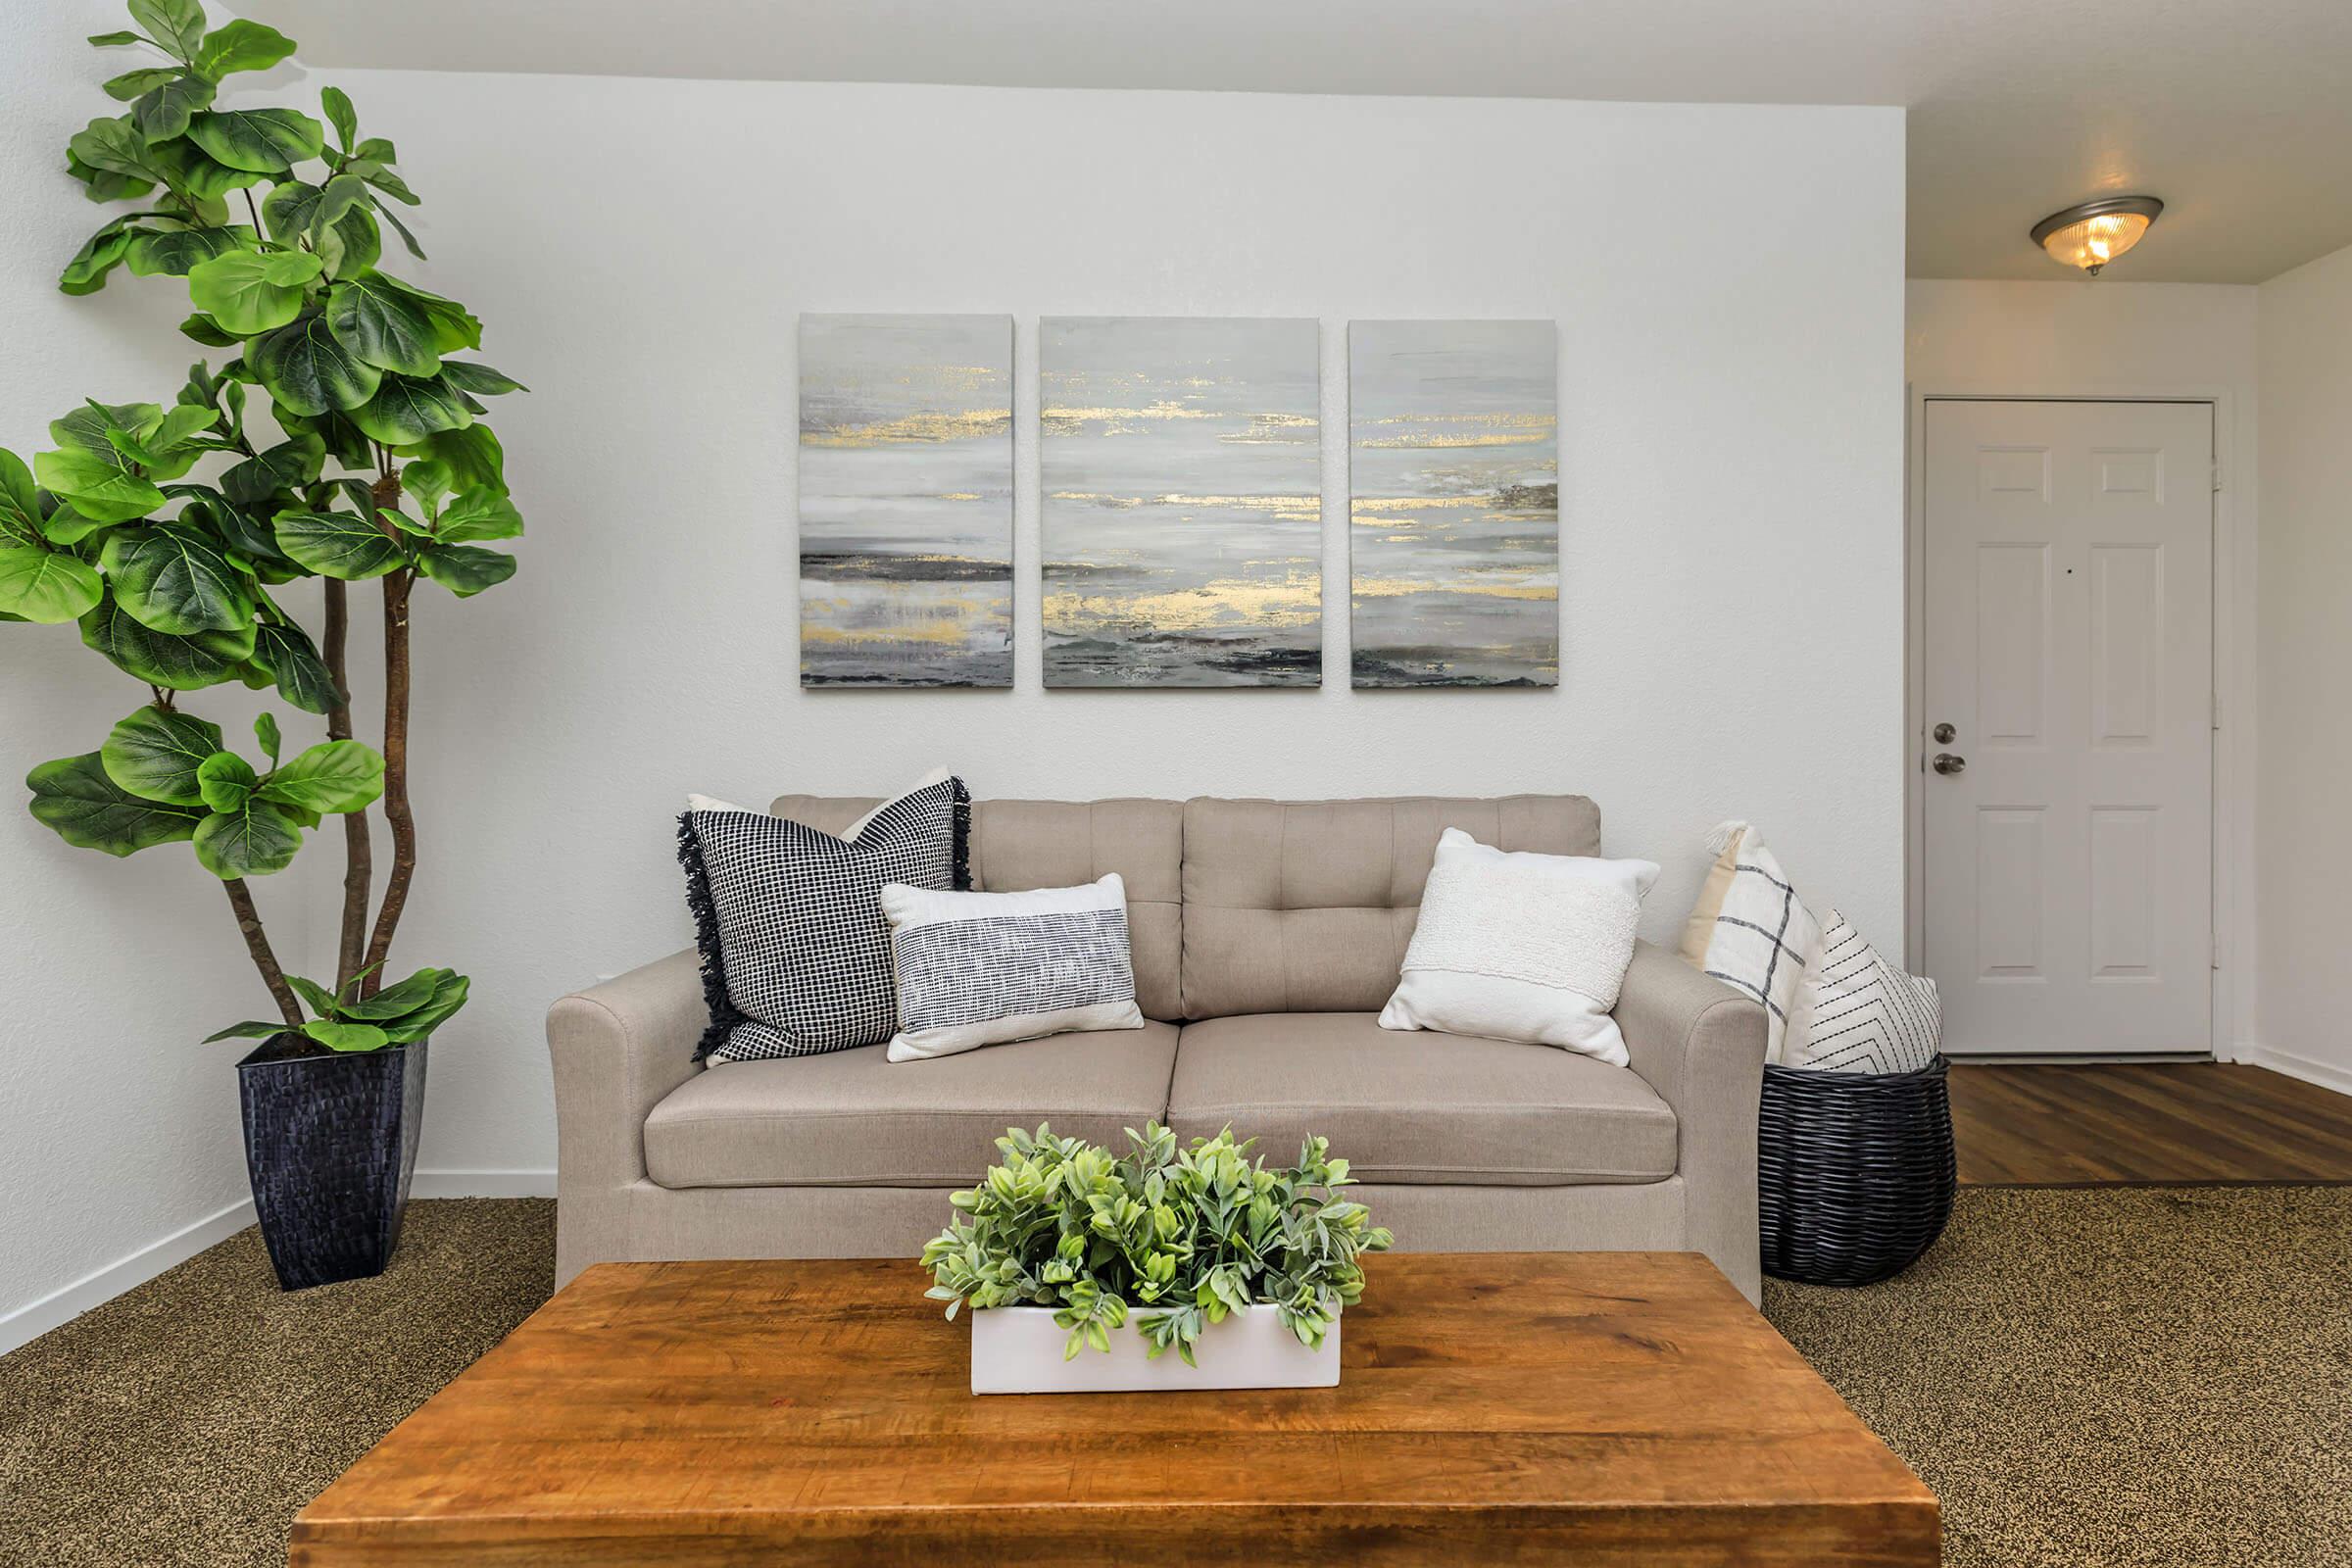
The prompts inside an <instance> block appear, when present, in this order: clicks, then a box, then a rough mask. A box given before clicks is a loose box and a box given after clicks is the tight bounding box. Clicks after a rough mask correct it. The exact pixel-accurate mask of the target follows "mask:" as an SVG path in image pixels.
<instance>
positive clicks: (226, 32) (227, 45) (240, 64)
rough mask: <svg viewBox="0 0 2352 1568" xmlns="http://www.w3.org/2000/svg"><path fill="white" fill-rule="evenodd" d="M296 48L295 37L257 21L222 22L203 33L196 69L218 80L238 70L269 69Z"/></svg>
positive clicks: (198, 49)
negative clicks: (292, 37)
mask: <svg viewBox="0 0 2352 1568" xmlns="http://www.w3.org/2000/svg"><path fill="white" fill-rule="evenodd" d="M293 52H294V40H293V39H291V38H289V37H287V36H286V35H285V34H284V33H282V32H280V31H278V30H277V29H276V28H275V27H268V26H264V25H262V24H260V23H258V22H246V21H243V20H239V21H236V22H229V23H223V24H222V25H220V26H218V27H215V28H214V29H213V30H212V31H210V32H208V33H206V34H205V35H204V42H203V43H202V44H200V45H199V46H198V47H197V50H196V69H197V70H198V71H201V72H203V73H205V74H206V75H208V76H210V77H212V78H213V79H214V80H215V81H219V80H220V79H221V77H222V76H225V75H227V74H229V73H231V72H237V71H268V70H269V69H270V67H271V66H274V65H276V64H277V63H278V62H279V61H281V60H283V59H285V58H286V57H287V56H288V55H290V54H292V53H293Z"/></svg>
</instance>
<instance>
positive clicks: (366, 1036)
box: [302, 1018, 386, 1054]
mask: <svg viewBox="0 0 2352 1568" xmlns="http://www.w3.org/2000/svg"><path fill="white" fill-rule="evenodd" d="M302 1032H303V1033H304V1034H306V1035H309V1036H310V1037H311V1038H312V1039H313V1040H316V1041H318V1042H319V1044H320V1045H322V1046H324V1047H326V1049H327V1050H329V1051H340V1052H344V1053H346V1054H358V1053H360V1052H364V1051H381V1050H382V1049H383V1048H384V1045H385V1042H386V1037H385V1035H384V1032H383V1031H382V1030H381V1029H378V1028H377V1027H376V1026H375V1025H373V1024H371V1023H328V1022H326V1021H325V1020H323V1019H319V1018H313V1019H312V1020H311V1021H310V1022H309V1023H306V1024H304V1025H303V1026H302Z"/></svg>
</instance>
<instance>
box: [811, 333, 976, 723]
mask: <svg viewBox="0 0 2352 1568" xmlns="http://www.w3.org/2000/svg"><path fill="white" fill-rule="evenodd" d="M800 458H801V462H800V476H801V506H800V518H801V684H802V685H804V686H858V687H931V686H1009V685H1011V684H1012V319H1011V318H1009V317H1005V316H804V317H802V318H801V444H800Z"/></svg>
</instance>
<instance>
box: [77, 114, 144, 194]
mask: <svg viewBox="0 0 2352 1568" xmlns="http://www.w3.org/2000/svg"><path fill="white" fill-rule="evenodd" d="M66 150H67V153H68V155H69V157H70V158H71V159H72V160H74V161H78V162H79V163H81V164H82V165H83V166H84V167H86V168H89V169H91V170H96V171H103V172H108V173H115V174H120V175H123V177H124V178H126V179H131V180H140V181H145V182H147V183H149V184H153V183H155V182H156V181H158V180H160V179H162V178H163V177H164V174H165V164H164V162H163V161H162V160H160V159H159V157H158V156H157V153H156V151H155V150H154V149H151V148H150V147H149V146H148V145H147V138H146V137H144V136H142V135H140V134H139V129H138V126H136V125H134V124H132V123H131V121H130V117H129V116H128V115H115V116H102V117H100V118H99V119H96V120H93V121H91V122H90V123H88V124H86V125H84V126H82V127H81V129H79V130H77V131H75V132H74V133H73V140H71V141H69V142H68V143H67V144H66ZM94 193H95V187H93V194H94Z"/></svg>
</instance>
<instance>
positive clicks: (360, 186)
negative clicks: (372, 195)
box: [310, 174, 368, 242]
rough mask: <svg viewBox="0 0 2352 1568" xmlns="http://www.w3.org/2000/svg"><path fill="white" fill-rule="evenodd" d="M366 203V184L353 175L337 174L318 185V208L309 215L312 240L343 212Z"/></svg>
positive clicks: (358, 208)
mask: <svg viewBox="0 0 2352 1568" xmlns="http://www.w3.org/2000/svg"><path fill="white" fill-rule="evenodd" d="M367 204H368V187H367V185H366V184H364V183H362V182H361V181H360V180H359V179H358V178H356V177H355V176H353V175H350V174H337V175H336V176H335V177H334V178H332V179H330V180H328V181H327V182H326V183H325V184H324V185H322V186H320V187H319V210H318V212H316V213H315V214H313V215H312V217H311V228H310V233H311V238H312V240H313V241H314V242H315V241H316V240H317V239H318V237H319V235H320V234H322V233H324V232H325V231H326V229H327V227H328V226H329V225H331V224H333V223H335V222H338V221H341V219H342V218H343V216H344V215H345V214H347V213H351V212H355V211H359V210H361V209H364V208H365V207H366V206H367Z"/></svg>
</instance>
